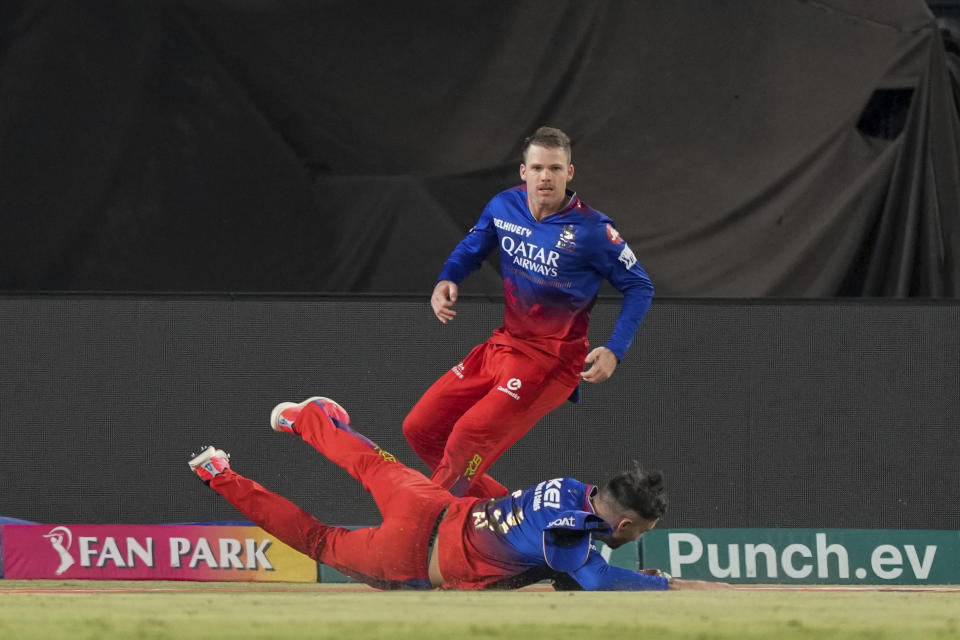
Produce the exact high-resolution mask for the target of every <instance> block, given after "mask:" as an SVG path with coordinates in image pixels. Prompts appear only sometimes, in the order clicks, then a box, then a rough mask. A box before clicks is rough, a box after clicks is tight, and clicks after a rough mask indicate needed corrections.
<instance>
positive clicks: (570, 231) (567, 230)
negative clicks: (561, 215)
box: [557, 224, 578, 251]
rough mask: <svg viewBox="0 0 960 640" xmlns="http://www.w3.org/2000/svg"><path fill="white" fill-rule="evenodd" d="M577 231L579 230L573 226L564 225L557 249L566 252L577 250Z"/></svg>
mask: <svg viewBox="0 0 960 640" xmlns="http://www.w3.org/2000/svg"><path fill="white" fill-rule="evenodd" d="M577 231H578V229H577V228H576V227H574V226H573V225H572V224H565V225H563V229H561V230H560V239H559V240H557V249H563V250H564V251H573V250H574V249H576V248H577Z"/></svg>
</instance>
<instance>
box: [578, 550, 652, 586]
mask: <svg viewBox="0 0 960 640" xmlns="http://www.w3.org/2000/svg"><path fill="white" fill-rule="evenodd" d="M569 574H570V576H571V577H572V578H573V579H574V580H576V581H577V583H578V584H579V585H580V586H581V587H583V589H584V590H586V591H666V590H667V589H669V588H670V582H669V580H667V579H666V578H664V577H662V576H651V575H647V574H645V573H639V572H637V571H631V570H629V569H623V568H621V567H614V566H613V565H611V564H609V563H608V562H607V561H606V560H604V559H603V558H602V557H601V556H600V554H599V553H597V552H596V551H591V552H590V555H589V556H588V557H587V561H586V563H585V564H584V565H583V566H581V567H580V568H579V569H576V570H574V571H570V572H569Z"/></svg>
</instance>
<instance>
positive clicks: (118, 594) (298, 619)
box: [0, 580, 960, 640]
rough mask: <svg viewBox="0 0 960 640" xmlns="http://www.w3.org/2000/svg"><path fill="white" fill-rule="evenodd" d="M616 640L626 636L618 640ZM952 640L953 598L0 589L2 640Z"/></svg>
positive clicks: (339, 588)
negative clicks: (639, 639) (606, 639)
mask: <svg viewBox="0 0 960 640" xmlns="http://www.w3.org/2000/svg"><path fill="white" fill-rule="evenodd" d="M624 634H629V635H628V636H625V635H624ZM638 634H644V636H642V637H645V638H648V639H651V640H653V639H655V640H669V639H671V638H738V639H740V638H771V639H777V640H779V639H793V638H798V639H799V638H803V639H807V640H809V639H811V638H863V639H867V638H869V639H880V638H898V639H902V638H922V639H936V638H960V592H958V591H956V590H954V591H951V592H935V591H828V590H819V591H818V590H814V591H805V590H804V591H800V590H796V591H790V590H787V591H781V590H776V591H766V590H756V589H737V590H732V591H713V592H705V591H675V592H666V593H627V592H617V593H596V592H594V593H584V592H563V593H558V592H553V591H550V590H546V589H542V588H541V589H532V590H522V591H518V592H517V591H513V592H452V591H451V592H439V591H428V592H410V591H406V592H377V591H373V590H365V589H363V588H362V587H358V586H355V585H319V584H317V585H314V584H303V585H297V584H263V583H259V584H257V583H222V582H221V583H196V582H193V583H187V582H99V581H82V582H80V581H70V582H64V581H52V580H35V581H17V580H0V638H3V639H4V640H28V639H30V640H32V639H34V638H36V639H41V638H42V639H48V638H69V639H71V640H82V639H88V638H89V639H93V638H97V639H112V638H118V639H119V638H123V639H125V640H127V639H130V638H145V639H149V638H184V639H191V640H193V639H201V638H217V639H220V640H238V639H241V638H307V637H310V638H343V639H344V640H361V639H364V638H389V639H391V640H401V639H407V638H409V639H411V640H412V639H433V638H444V639H451V638H457V639H459V638H522V639H523V640H539V639H541V638H544V639H546V638H550V639H563V638H576V639H578V640H583V639H585V638H598V637H610V638H617V637H621V638H622V637H631V638H637V637H640V636H638Z"/></svg>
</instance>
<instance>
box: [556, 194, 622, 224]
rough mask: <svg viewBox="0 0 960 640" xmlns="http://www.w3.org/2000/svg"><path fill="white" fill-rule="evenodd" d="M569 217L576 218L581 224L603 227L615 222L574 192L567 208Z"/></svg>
mask: <svg viewBox="0 0 960 640" xmlns="http://www.w3.org/2000/svg"><path fill="white" fill-rule="evenodd" d="M567 217H569V218H572V219H576V220H577V221H578V222H579V223H580V224H581V225H583V226H589V227H594V228H596V229H602V228H603V227H605V226H606V225H608V224H610V225H612V224H613V220H612V219H611V218H610V216H608V215H607V214H605V213H604V212H602V211H600V210H598V209H594V208H593V207H591V206H590V205H589V204H587V203H586V202H584V201H583V200H582V199H581V198H580V196H578V195H576V194H574V195H573V198H572V199H571V202H570V207H569V209H568V210H567Z"/></svg>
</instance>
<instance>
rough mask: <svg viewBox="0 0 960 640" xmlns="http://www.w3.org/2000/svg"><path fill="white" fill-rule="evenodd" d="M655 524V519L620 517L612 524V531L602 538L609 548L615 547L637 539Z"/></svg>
mask: <svg viewBox="0 0 960 640" xmlns="http://www.w3.org/2000/svg"><path fill="white" fill-rule="evenodd" d="M655 526H657V521H656V520H652V521H651V520H644V519H643V518H640V517H637V518H621V519H620V521H619V522H618V523H617V524H616V525H614V526H613V533H612V534H610V535H609V536H608V537H607V538H604V539H603V542H604V543H605V544H606V545H607V546H608V547H610V548H611V549H616V548H617V547H619V546H621V545H624V544H626V543H628V542H633V541H634V540H639V539H640V536H642V535H643V534H645V533H646V532H647V531H650V529H653V528H654V527H655Z"/></svg>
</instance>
